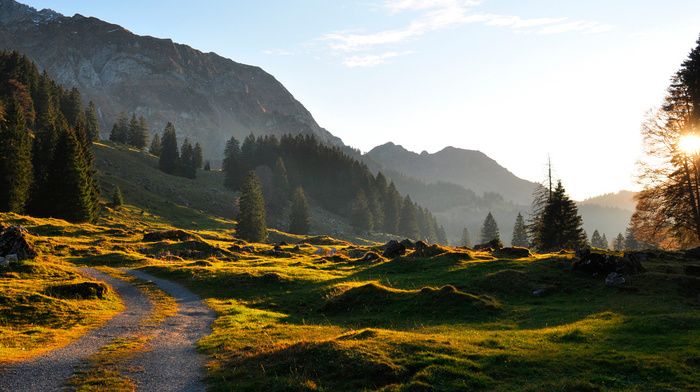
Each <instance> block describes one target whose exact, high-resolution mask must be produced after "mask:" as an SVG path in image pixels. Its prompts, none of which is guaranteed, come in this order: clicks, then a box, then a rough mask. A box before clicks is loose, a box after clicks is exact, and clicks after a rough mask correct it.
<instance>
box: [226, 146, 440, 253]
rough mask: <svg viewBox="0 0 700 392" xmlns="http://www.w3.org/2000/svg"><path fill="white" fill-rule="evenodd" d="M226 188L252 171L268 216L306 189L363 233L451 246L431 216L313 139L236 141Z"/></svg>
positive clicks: (238, 183)
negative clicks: (376, 233) (380, 233)
mask: <svg viewBox="0 0 700 392" xmlns="http://www.w3.org/2000/svg"><path fill="white" fill-rule="evenodd" d="M223 170H224V171H225V173H226V177H225V180H224V184H225V185H226V186H227V187H229V188H231V189H236V190H238V189H241V187H242V185H243V179H244V178H245V176H246V174H247V173H248V172H250V171H251V170H254V171H255V172H256V173H257V176H258V178H259V179H260V181H261V184H262V190H263V194H264V197H265V204H266V208H267V211H268V212H271V213H272V214H273V215H274V214H278V215H279V214H280V213H281V212H282V211H284V210H285V209H286V208H287V204H288V203H289V200H290V199H291V197H292V194H291V190H293V189H297V188H299V187H301V188H302V189H303V192H304V194H305V195H307V196H308V197H311V198H313V199H314V200H316V201H317V203H318V204H319V205H320V206H321V207H322V208H324V209H325V210H327V211H330V212H333V213H335V214H338V215H340V216H343V217H346V218H349V220H350V222H351V224H352V226H353V227H354V228H355V230H356V231H358V232H370V231H377V232H379V231H381V232H387V233H392V234H399V235H401V236H405V237H408V238H412V239H425V240H428V241H430V242H438V243H443V244H446V243H447V238H446V235H445V230H444V229H443V228H442V227H441V226H440V225H439V224H438V223H437V220H436V219H435V217H434V216H433V214H432V213H430V211H428V210H427V209H425V208H423V207H421V206H418V205H417V204H415V203H413V201H411V198H410V197H408V196H407V197H406V198H402V197H401V195H400V194H399V193H398V191H397V190H396V187H395V185H394V184H393V182H392V183H389V184H387V180H386V178H385V177H384V175H382V174H381V173H379V174H377V176H376V177H375V176H374V175H372V173H371V172H370V170H369V169H368V168H367V166H366V165H365V164H364V163H361V162H359V161H357V160H356V159H354V158H352V157H350V156H348V155H347V154H345V152H343V151H342V150H341V149H340V148H338V147H329V146H325V145H323V144H321V143H320V142H318V141H317V140H316V138H315V137H314V136H312V135H297V136H291V135H284V136H282V138H281V139H277V138H276V137H275V136H270V135H268V136H264V137H262V136H259V137H257V138H256V137H255V136H254V135H252V134H251V135H249V136H247V137H246V138H245V139H244V140H243V142H242V143H241V142H239V141H238V140H237V139H235V138H231V139H230V140H229V141H228V143H227V144H226V148H225V150H224V161H223Z"/></svg>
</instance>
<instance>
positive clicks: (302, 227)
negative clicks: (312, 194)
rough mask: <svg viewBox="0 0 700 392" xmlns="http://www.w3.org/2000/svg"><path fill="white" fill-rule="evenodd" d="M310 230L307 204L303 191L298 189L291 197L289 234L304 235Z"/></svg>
mask: <svg viewBox="0 0 700 392" xmlns="http://www.w3.org/2000/svg"><path fill="white" fill-rule="evenodd" d="M310 229H311V217H310V215H309V204H308V203H307V201H306V196H305V195H304V190H303V189H302V188H301V187H298V188H297V189H296V191H294V196H292V209H291V212H290V214H289V232H290V233H292V234H299V235H306V234H309V230H310Z"/></svg>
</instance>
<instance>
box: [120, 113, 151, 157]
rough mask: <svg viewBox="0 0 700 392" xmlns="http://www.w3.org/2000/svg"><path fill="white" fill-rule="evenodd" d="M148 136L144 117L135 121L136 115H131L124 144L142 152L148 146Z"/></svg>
mask: <svg viewBox="0 0 700 392" xmlns="http://www.w3.org/2000/svg"><path fill="white" fill-rule="evenodd" d="M148 134H149V130H148V122H146V117H144V116H141V117H139V118H138V119H137V118H136V114H132V115H131V121H129V128H128V130H127V134H126V143H127V144H128V145H130V146H134V147H136V148H138V149H139V150H143V149H144V148H146V146H147V145H148Z"/></svg>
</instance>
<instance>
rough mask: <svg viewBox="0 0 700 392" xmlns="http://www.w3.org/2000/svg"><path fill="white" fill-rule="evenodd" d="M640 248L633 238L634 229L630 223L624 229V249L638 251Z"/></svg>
mask: <svg viewBox="0 0 700 392" xmlns="http://www.w3.org/2000/svg"><path fill="white" fill-rule="evenodd" d="M641 247H642V246H641V244H640V243H639V241H637V239H636V238H635V237H634V227H633V226H632V222H630V225H629V226H627V229H625V249H628V250H639V249H640V248H641Z"/></svg>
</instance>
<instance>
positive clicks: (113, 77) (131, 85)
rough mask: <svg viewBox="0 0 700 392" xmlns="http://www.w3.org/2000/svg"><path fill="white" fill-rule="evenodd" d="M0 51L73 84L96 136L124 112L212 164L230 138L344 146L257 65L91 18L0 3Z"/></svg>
mask: <svg viewBox="0 0 700 392" xmlns="http://www.w3.org/2000/svg"><path fill="white" fill-rule="evenodd" d="M0 48H2V49H6V50H17V51H19V52H21V53H23V54H25V55H27V56H28V57H29V58H30V59H31V60H33V61H34V62H35V63H36V64H37V66H38V67H39V68H40V69H42V70H46V71H47V72H48V73H49V75H50V76H51V77H52V78H53V79H55V80H56V81H57V82H59V83H61V84H62V85H64V86H66V87H69V88H70V87H71V86H75V87H78V88H79V89H80V91H81V93H82V98H83V101H84V102H86V103H87V102H88V101H90V100H92V101H94V102H95V104H96V105H97V107H98V108H99V120H100V123H101V124H100V125H101V136H102V137H103V138H107V137H108V136H109V131H110V130H111V127H112V124H113V123H114V122H115V121H116V119H117V116H118V114H119V112H120V111H122V110H124V111H126V112H127V113H136V115H137V116H140V115H143V116H145V117H146V119H147V121H148V124H149V126H150V130H151V133H155V132H158V133H162V130H163V128H164V127H165V125H166V124H167V122H168V121H170V122H172V123H173V124H174V125H175V128H176V129H177V132H178V136H179V137H180V138H181V139H184V137H188V138H189V139H190V141H192V143H194V142H199V143H200V144H201V145H202V147H203V149H204V154H205V156H206V157H207V158H220V157H221V156H222V154H223V146H224V145H225V142H226V141H227V140H228V139H229V138H230V137H231V136H235V137H236V138H238V139H239V140H242V139H243V138H244V137H245V136H247V135H248V134H249V133H251V132H253V133H255V134H256V135H261V134H265V135H267V134H274V135H277V136H280V135H283V134H287V133H291V134H294V135H296V134H300V133H302V134H313V135H315V136H316V138H317V139H318V140H319V141H321V142H323V143H325V144H329V145H338V146H342V145H343V144H342V141H341V140H340V139H339V138H337V137H335V136H333V135H331V134H330V133H329V132H328V131H326V130H325V129H323V128H321V127H320V126H319V125H318V124H317V123H316V121H315V120H314V118H313V116H312V115H311V113H309V111H307V110H306V109H305V108H304V106H303V105H302V104H301V103H299V101H297V100H296V99H295V98H294V97H293V96H292V95H291V94H290V93H289V91H287V90H286V89H285V88H284V86H283V85H282V84H280V83H279V82H278V81H277V80H276V79H275V78H274V77H273V76H272V75H270V74H268V73H266V72H265V71H263V70H262V69H260V68H259V67H254V66H249V65H244V64H239V63H236V62H234V61H232V60H229V59H226V58H223V57H221V56H219V55H217V54H216V53H202V52H200V51H198V50H195V49H193V48H191V47H189V46H186V45H180V44H177V43H174V42H173V41H171V40H169V39H158V38H153V37H149V36H138V35H135V34H133V33H131V32H130V31H128V30H126V29H124V28H123V27H121V26H118V25H114V24H110V23H107V22H104V21H102V20H99V19H96V18H91V17H90V18H88V17H84V16H82V15H79V14H76V15H75V16H73V17H66V16H63V15H61V14H59V13H56V12H54V11H51V10H42V11H37V10H36V9H34V8H31V7H29V6H26V5H23V4H20V3H17V2H15V1H13V0H0Z"/></svg>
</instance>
